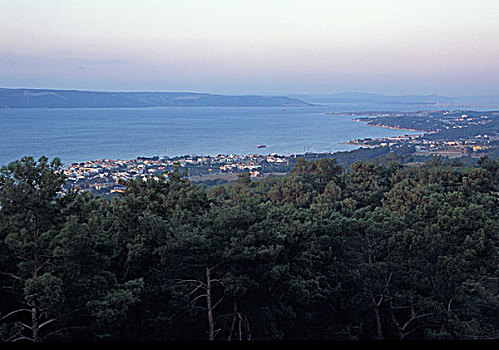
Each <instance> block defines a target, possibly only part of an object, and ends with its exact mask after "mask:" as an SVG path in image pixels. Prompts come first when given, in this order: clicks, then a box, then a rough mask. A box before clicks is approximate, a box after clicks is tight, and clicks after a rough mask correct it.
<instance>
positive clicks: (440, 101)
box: [289, 92, 499, 107]
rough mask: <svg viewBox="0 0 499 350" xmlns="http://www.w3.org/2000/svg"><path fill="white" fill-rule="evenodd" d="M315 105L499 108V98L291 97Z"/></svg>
mask: <svg viewBox="0 0 499 350" xmlns="http://www.w3.org/2000/svg"><path fill="white" fill-rule="evenodd" d="M289 96H290V97H293V98H298V99H301V100H303V101H306V102H309V103H314V104H335V103H371V104H376V103H379V104H409V105H423V106H424V105H428V106H435V107H446V106H458V105H459V106H484V107H496V106H499V96H463V97H449V96H441V95H398V96H396V95H383V94H375V93H361V92H342V93H337V94H311V95H289Z"/></svg>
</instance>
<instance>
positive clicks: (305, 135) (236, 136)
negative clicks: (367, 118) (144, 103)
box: [0, 105, 413, 165]
mask: <svg viewBox="0 0 499 350" xmlns="http://www.w3.org/2000/svg"><path fill="white" fill-rule="evenodd" d="M374 107H376V108H377V110H388V109H392V110H401V108H400V106H399V107H397V106H379V105H377V106H368V105H357V106H353V105H335V106H322V107H305V108H304V107H300V108H288V109H287V110H285V111H281V108H278V107H276V108H269V107H265V108H260V107H253V108H251V107H250V108H232V107H225V108H214V107H211V108H205V107H189V108H180V107H179V108H177V107H166V108H67V109H66V108H64V109H14V108H4V109H1V108H0V165H5V164H7V163H9V162H11V161H13V160H16V159H20V158H21V157H23V156H25V155H30V156H33V157H35V158H38V157H39V156H41V155H46V156H48V157H49V158H53V157H59V158H61V160H62V161H63V163H64V164H65V165H68V164H70V163H73V162H81V161H85V160H92V159H98V158H108V159H133V158H136V157H138V156H175V155H186V154H196V155H217V154H270V153H278V154H283V155H290V154H294V153H295V152H296V153H298V154H300V153H304V152H335V151H341V150H351V149H354V148H356V147H355V146H351V145H345V144H343V142H346V141H349V140H352V139H356V138H365V137H386V136H395V135H404V134H413V132H410V131H401V130H390V129H384V128H376V127H370V126H367V125H365V124H364V123H360V122H355V121H353V120H352V119H353V118H352V117H348V116H331V115H324V113H325V112H339V111H366V110H374V109H373V108H374ZM406 110H407V107H406ZM259 144H263V145H266V146H267V147H266V148H257V145H259Z"/></svg>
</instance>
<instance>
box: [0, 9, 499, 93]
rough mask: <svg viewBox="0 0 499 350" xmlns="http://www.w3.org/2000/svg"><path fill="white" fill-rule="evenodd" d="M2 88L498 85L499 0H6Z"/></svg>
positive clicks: (314, 89)
mask: <svg viewBox="0 0 499 350" xmlns="http://www.w3.org/2000/svg"><path fill="white" fill-rule="evenodd" d="M0 87H11V88H16V87H17V88H21V87H27V88H55V89H80V90H103V91H106V90H107V91H108V90H114V91H192V92H208V93H227V94H296V93H304V94H306V93H336V92H343V91H357V92H379V93H387V94H397V95H399V94H433V93H436V94H441V95H448V96H464V95H493V94H496V95H497V94H499V0H329V1H326V0H324V1H323V0H286V1H284V0H180V1H168V0H98V1H97V0H0Z"/></svg>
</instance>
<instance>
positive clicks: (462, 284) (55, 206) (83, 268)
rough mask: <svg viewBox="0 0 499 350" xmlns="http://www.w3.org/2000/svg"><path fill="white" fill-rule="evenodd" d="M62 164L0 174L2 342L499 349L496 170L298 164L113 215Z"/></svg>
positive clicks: (148, 193) (181, 187)
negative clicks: (426, 343) (492, 343)
mask: <svg viewBox="0 0 499 350" xmlns="http://www.w3.org/2000/svg"><path fill="white" fill-rule="evenodd" d="M60 170H61V164H60V162H59V161H58V160H57V159H54V160H53V161H51V162H49V160H48V159H47V158H45V157H42V158H40V159H39V160H38V161H35V160H34V159H32V158H30V157H25V158H23V159H21V160H19V161H16V162H13V163H11V164H9V165H8V166H6V167H3V168H2V169H1V170H0V288H1V289H0V294H1V298H0V339H1V340H2V341H14V340H16V341H21V340H25V341H27V340H30V341H43V340H51V341H62V340H78V341H79V340H103V339H107V340H138V341H151V340H227V341H230V340H232V341H234V340H279V339H280V340H345V339H360V340H371V339H496V338H498V337H499V314H498V312H497V311H498V310H499V293H498V292H499V276H498V274H497V271H498V269H497V267H498V266H499V264H498V263H499V261H498V239H499V212H498V208H499V205H498V204H499V203H498V201H499V177H498V176H499V162H498V161H494V160H491V159H488V158H483V159H481V160H480V161H479V162H478V165H477V166H476V167H464V166H463V165H462V164H460V163H459V162H447V163H445V162H442V161H441V160H438V159H433V160H431V161H428V162H427V163H426V164H425V165H422V166H415V167H404V166H402V165H400V164H398V163H396V162H393V161H388V162H381V163H380V162H378V163H375V162H360V161H359V162H356V163H354V164H352V165H351V166H350V167H349V168H342V167H341V166H339V165H338V164H337V163H336V161H335V160H334V159H318V160H316V161H313V162H307V161H304V160H301V159H298V160H297V162H296V164H295V167H294V168H293V170H292V172H291V174H289V175H288V176H285V177H282V178H275V177H270V178H266V179H263V180H258V181H256V180H251V178H250V177H249V174H243V175H241V176H240V177H239V179H238V180H237V181H236V182H234V183H228V184H223V185H219V186H213V187H209V188H207V187H204V186H198V185H194V184H192V183H190V182H189V180H188V179H187V178H186V177H185V176H184V175H182V174H180V173H179V172H178V170H175V171H173V172H170V173H168V174H165V177H164V178H162V179H160V180H158V179H153V178H149V179H147V180H142V179H137V180H132V181H129V182H126V183H124V185H125V186H126V188H127V189H126V191H125V192H124V193H123V194H122V195H121V196H120V198H115V199H113V200H112V201H108V200H104V199H100V198H98V197H95V196H94V195H92V194H90V193H83V192H77V191H72V192H69V193H65V194H62V193H61V192H60V190H61V187H62V184H63V183H64V181H65V179H64V176H63V175H62V172H61V171H60Z"/></svg>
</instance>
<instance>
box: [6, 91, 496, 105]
mask: <svg viewBox="0 0 499 350" xmlns="http://www.w3.org/2000/svg"><path fill="white" fill-rule="evenodd" d="M333 104H383V105H389V104H393V105H413V106H422V107H435V108H439V109H445V108H447V107H449V108H450V107H483V108H499V96H465V97H448V96H440V95H399V96H395V95H383V94H376V93H359V92H342V93H337V94H310V95H305V94H302V95H298V94H297V95H288V96H267V95H219V94H206V93H193V92H107V91H106V92H103V91H80V90H48V89H5V88H0V108H140V107H307V106H314V105H333Z"/></svg>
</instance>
